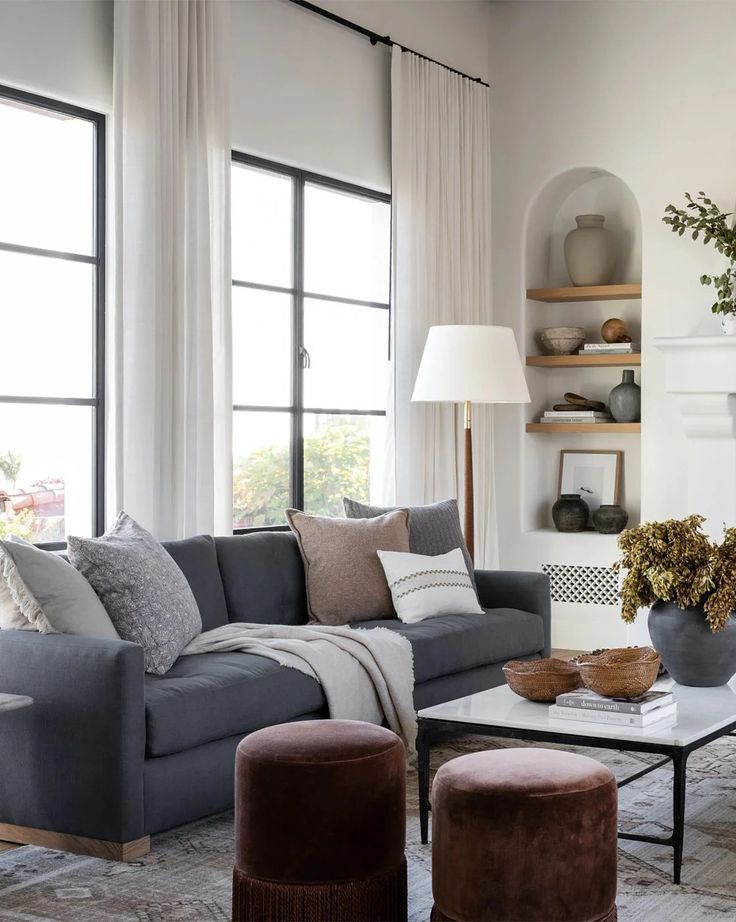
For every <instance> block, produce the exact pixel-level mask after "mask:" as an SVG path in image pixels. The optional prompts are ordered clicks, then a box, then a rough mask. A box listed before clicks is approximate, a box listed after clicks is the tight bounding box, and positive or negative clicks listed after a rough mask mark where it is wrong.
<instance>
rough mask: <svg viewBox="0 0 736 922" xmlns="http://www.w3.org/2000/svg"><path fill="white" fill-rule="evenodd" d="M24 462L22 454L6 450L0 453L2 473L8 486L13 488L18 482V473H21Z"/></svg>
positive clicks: (0, 471)
mask: <svg viewBox="0 0 736 922" xmlns="http://www.w3.org/2000/svg"><path fill="white" fill-rule="evenodd" d="M22 463H23V459H22V458H21V456H20V455H16V454H13V452H12V451H6V452H5V454H4V455H0V474H2V475H3V477H4V478H5V480H6V482H7V484H8V486H9V487H10V488H11V489H13V490H14V489H15V485H16V483H17V482H18V474H20V467H21V464H22Z"/></svg>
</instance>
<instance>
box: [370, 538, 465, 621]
mask: <svg viewBox="0 0 736 922" xmlns="http://www.w3.org/2000/svg"><path fill="white" fill-rule="evenodd" d="M377 553H378V557H379V559H380V561H381V564H382V566H383V572H384V573H385V574H386V580H387V582H388V588H389V589H390V590H391V598H392V599H393V603H394V608H395V609H396V614H397V615H398V616H399V618H400V619H401V620H402V621H404V622H406V623H407V624H413V623H414V622H416V621H423V620H424V619H425V618H433V617H435V616H437V615H482V614H483V609H482V608H481V607H480V605H479V604H478V598H477V596H476V594H475V589H474V588H473V582H472V580H471V578H470V574H469V573H468V568H467V565H466V563H465V558H464V557H463V552H462V550H461V549H460V548H459V547H457V548H455V549H454V550H452V551H448V552H447V553H446V554H439V555H437V556H436V557H429V556H427V555H426V554H405V553H402V552H401V551H378V552H377Z"/></svg>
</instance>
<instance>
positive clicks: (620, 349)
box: [578, 343, 641, 355]
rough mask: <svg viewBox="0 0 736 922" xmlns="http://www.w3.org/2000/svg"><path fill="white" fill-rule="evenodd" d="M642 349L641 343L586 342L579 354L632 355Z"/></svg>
mask: <svg viewBox="0 0 736 922" xmlns="http://www.w3.org/2000/svg"><path fill="white" fill-rule="evenodd" d="M640 351H641V350H640V348H639V343H586V344H585V345H584V346H583V348H582V349H578V355H632V354H634V353H638V352H640Z"/></svg>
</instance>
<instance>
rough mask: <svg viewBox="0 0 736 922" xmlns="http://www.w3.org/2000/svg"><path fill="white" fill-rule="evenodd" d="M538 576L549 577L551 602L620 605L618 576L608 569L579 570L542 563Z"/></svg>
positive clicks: (591, 568) (565, 565) (580, 568)
mask: <svg viewBox="0 0 736 922" xmlns="http://www.w3.org/2000/svg"><path fill="white" fill-rule="evenodd" d="M542 572H543V573H546V574H547V576H549V582H550V593H551V596H552V601H553V602H574V603H577V604H583V605H616V606H618V605H620V604H621V600H620V599H619V596H618V581H619V577H618V573H614V571H613V570H611V568H610V567H580V566H573V565H568V564H554V563H546V564H544V565H543V566H542Z"/></svg>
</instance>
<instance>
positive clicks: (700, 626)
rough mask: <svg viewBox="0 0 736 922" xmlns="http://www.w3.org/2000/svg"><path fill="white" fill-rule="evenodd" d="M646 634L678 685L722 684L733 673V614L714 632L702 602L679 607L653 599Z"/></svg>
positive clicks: (735, 663)
mask: <svg viewBox="0 0 736 922" xmlns="http://www.w3.org/2000/svg"><path fill="white" fill-rule="evenodd" d="M647 623H648V625H649V634H650V636H651V638H652V644H653V646H654V648H655V649H656V650H657V652H658V653H659V655H660V657H661V659H662V662H663V663H664V665H665V666H666V667H667V671H668V672H669V674H670V675H671V676H672V678H673V679H674V680H675V682H679V683H680V685H697V686H700V687H706V686H713V685H725V684H726V682H728V680H729V679H730V678H731V676H732V675H733V674H734V673H736V618H734V617H733V615H732V616H731V618H730V619H729V621H728V623H727V624H726V626H725V627H724V629H723V630H722V631H719V632H718V633H717V634H713V633H712V631H711V629H710V626H709V625H708V621H707V620H706V617H705V612H704V611H703V608H702V606H697V607H693V608H685V609H682V608H678V607H677V606H676V605H675V604H674V602H655V603H654V605H652V607H651V610H650V612H649V620H648V622H647Z"/></svg>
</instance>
